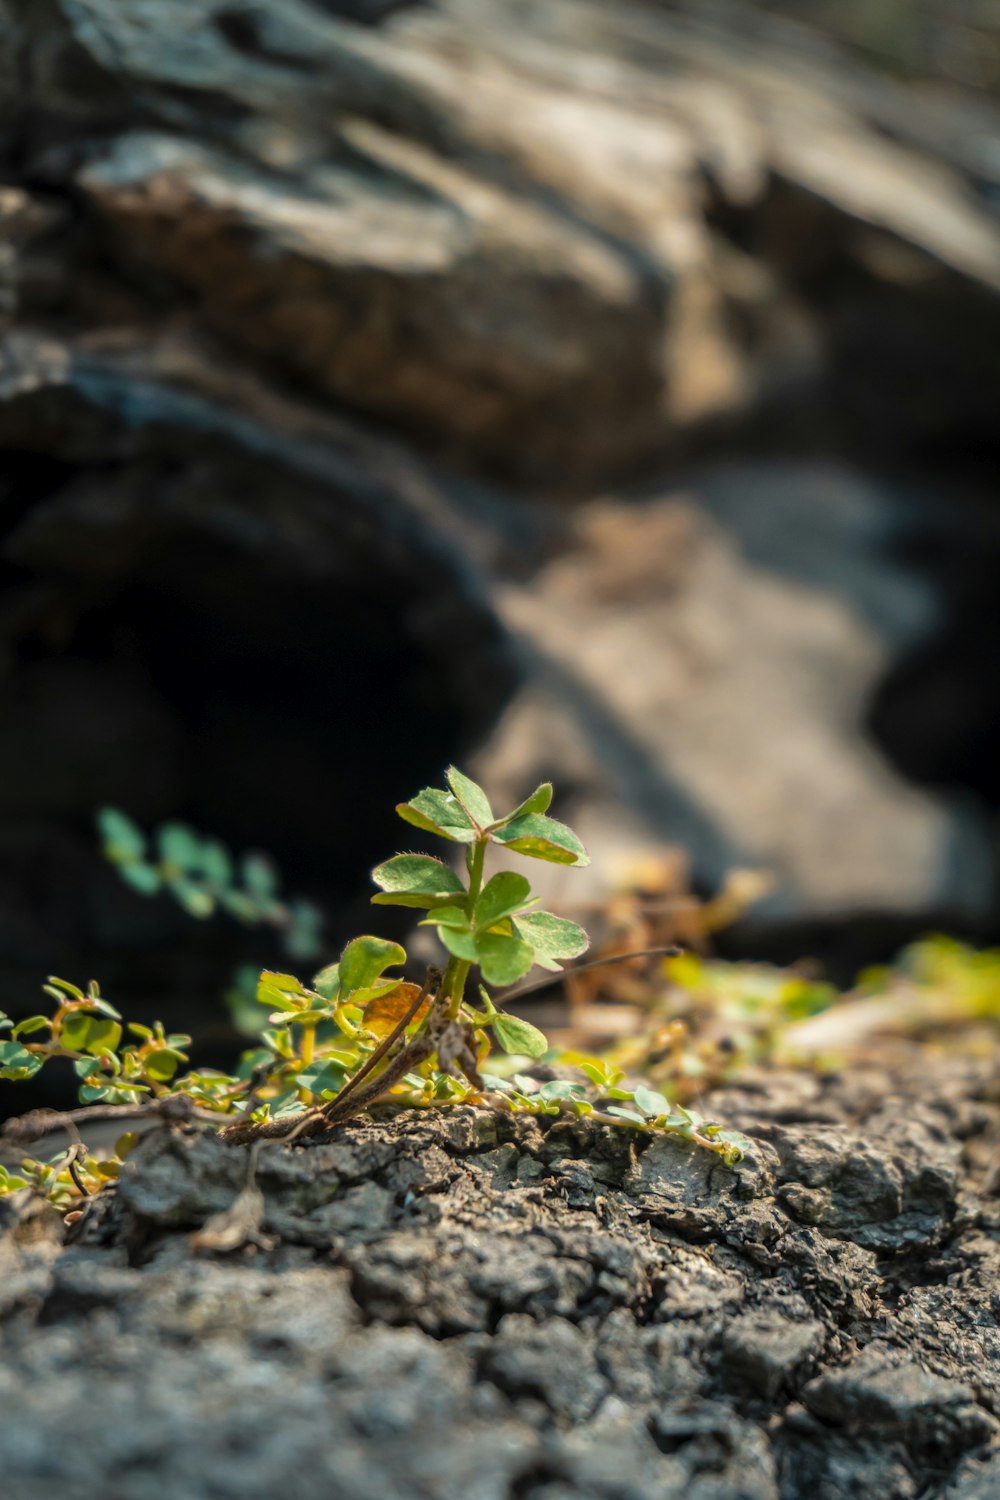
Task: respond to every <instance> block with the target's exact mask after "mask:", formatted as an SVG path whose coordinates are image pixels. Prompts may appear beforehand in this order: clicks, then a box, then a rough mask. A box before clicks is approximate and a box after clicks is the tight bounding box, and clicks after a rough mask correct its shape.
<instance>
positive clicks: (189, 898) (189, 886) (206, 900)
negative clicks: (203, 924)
mask: <svg viewBox="0 0 1000 1500" xmlns="http://www.w3.org/2000/svg"><path fill="white" fill-rule="evenodd" d="M170 889H171V891H172V892H173V895H174V896H175V897H176V899H177V900H178V901H179V902H180V904H181V906H183V908H184V910H185V911H186V912H188V913H189V914H190V915H191V916H192V917H198V918H199V919H201V920H203V919H204V918H205V917H210V916H211V915H212V913H213V912H214V910H215V897H214V896H213V895H212V893H211V891H207V890H206V889H205V887H204V886H203V885H199V884H198V882H197V881H196V880H188V878H187V877H186V876H184V875H179V876H176V877H175V878H174V879H173V880H171V882H170Z"/></svg>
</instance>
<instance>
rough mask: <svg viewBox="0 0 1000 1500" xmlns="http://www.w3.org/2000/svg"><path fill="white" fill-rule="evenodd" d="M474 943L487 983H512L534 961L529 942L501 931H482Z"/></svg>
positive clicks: (524, 972)
mask: <svg viewBox="0 0 1000 1500" xmlns="http://www.w3.org/2000/svg"><path fill="white" fill-rule="evenodd" d="M475 943H476V958H477V959H478V962H479V967H480V968H481V969H482V971H483V978H484V979H485V980H486V982H487V984H501V985H503V984H513V983H514V982H515V980H518V979H520V978H521V977H522V975H524V974H527V972H528V970H529V969H530V968H531V965H532V964H533V962H534V954H533V952H532V950H531V946H530V944H528V943H525V942H522V940H521V939H520V938H516V937H513V936H511V937H507V936H506V935H505V934H504V933H502V932H484V933H483V934H482V936H481V937H477V938H476V940H475ZM445 946H446V947H447V944H445ZM449 951H453V950H449Z"/></svg>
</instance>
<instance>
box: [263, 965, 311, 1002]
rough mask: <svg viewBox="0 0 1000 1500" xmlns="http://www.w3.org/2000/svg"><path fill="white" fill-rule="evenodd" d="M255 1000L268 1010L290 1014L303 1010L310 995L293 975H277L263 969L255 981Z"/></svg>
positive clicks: (272, 971)
mask: <svg viewBox="0 0 1000 1500" xmlns="http://www.w3.org/2000/svg"><path fill="white" fill-rule="evenodd" d="M257 999H258V1000H259V1001H260V1003H261V1005H266V1006H267V1007H268V1009H269V1010H281V1011H289V1012H291V1011H300V1010H304V1009H305V1008H306V1007H307V1006H308V1005H309V1003H310V1001H311V1000H312V995H311V994H310V993H309V991H308V990H307V989H306V987H305V985H303V984H302V982H301V980H298V979H296V978H295V975H294V974H278V973H275V971H274V970H273V969H264V970H263V971H262V973H261V976H260V979H259V980H258V981H257Z"/></svg>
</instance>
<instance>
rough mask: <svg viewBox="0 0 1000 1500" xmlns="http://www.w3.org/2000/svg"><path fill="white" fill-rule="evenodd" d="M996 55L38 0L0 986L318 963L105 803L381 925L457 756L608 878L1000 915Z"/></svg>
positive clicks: (25, 69)
mask: <svg viewBox="0 0 1000 1500" xmlns="http://www.w3.org/2000/svg"><path fill="white" fill-rule="evenodd" d="M998 92H1000V12H998V9H997V7H996V6H995V5H994V4H990V3H988V0H951V3H945V0H926V3H905V4H904V3H901V0H879V3H874V0H865V3H862V0H857V3H846V0H838V3H833V0H815V3H807V4H794V5H793V4H791V3H788V4H783V5H777V4H775V5H767V6H765V5H756V4H749V3H742V0H741V3H722V0H719V3H707V0H698V3H695V0H691V3H689V4H669V3H665V0H664V3H657V0H615V4H613V5H607V4H604V3H597V0H594V3H590V0H531V3H528V0H433V3H426V4H406V3H405V0H404V3H392V0H382V3H380V0H342V3H340V0H252V3H251V0H0V325H2V336H0V455H2V457H0V590H2V592H0V1004H2V1006H3V1008H4V1009H7V1010H8V1011H10V1012H12V1013H17V1012H18V1011H19V1010H20V1011H22V1012H23V1010H24V1009H25V1007H28V1006H31V1007H32V1008H33V1005H34V997H35V995H36V993H37V991H36V985H37V983H38V980H39V979H40V977H41V976H43V975H44V974H45V973H48V972H56V973H65V975H66V977H68V978H72V979H86V978H89V977H90V976H91V975H92V974H93V975H99V976H100V977H101V979H102V981H103V982H104V986H105V989H106V991H107V992H108V993H110V994H113V995H115V996H116V998H118V999H119V1000H121V1001H127V1002H128V1003H129V1004H130V1005H133V1006H135V1007H137V1008H138V1009H139V1010H140V1011H141V1012H143V1013H146V1012H149V1013H152V1012H154V1011H163V1010H164V1009H165V1008H166V1007H167V1005H168V1003H169V1004H173V1005H174V1007H175V1014H176V1009H177V1007H178V1005H179V1006H180V1009H181V1011H182V1012H183V1013H184V1014H185V1015H186V1016H187V1018H188V1019H189V1020H190V1019H191V1016H194V1017H195V1018H196V1020H197V1017H199V1016H201V1017H203V1018H204V1019H203V1021H202V1022H201V1029H203V1030H207V1031H209V1032H211V1030H212V1028H213V1027H217V1026H219V1025H221V1024H222V1023H221V1021H220V1019H219V1017H220V1016H221V1012H220V1011H219V1008H218V1005H217V1001H216V998H215V997H216V996H217V995H218V993H219V991H220V989H221V988H222V986H223V984H224V980H225V976H226V975H227V973H228V972H229V970H230V969H231V967H232V964H233V963H234V962H235V961H237V960H238V959H241V958H242V959H247V958H249V959H252V960H256V961H259V962H261V963H278V964H279V965H280V961H281V954H280V952H274V951H271V946H270V945H269V941H268V940H267V938H266V935H265V938H264V939H262V936H261V934H260V933H254V932H250V933H246V932H244V931H242V930H241V929H239V928H237V927H236V926H235V924H228V925H227V924H224V923H214V924H212V925H211V926H205V927H203V928H197V927H195V925H194V924H192V923H191V922H190V920H189V919H186V918H185V917H184V916H183V915H182V914H181V913H179V912H178V911H177V909H176V907H174V906H173V905H172V904H171V903H170V902H169V901H167V900H156V901H147V900H144V899H143V898H142V897H141V896H140V895H138V894H137V893H135V892H132V891H130V890H128V889H127V888H126V887H125V886H124V885H122V884H121V882H120V881H119V880H118V878H117V876H116V875H115V873H114V872H113V871H112V870H110V869H109V868H108V867H107V865H106V864H105V863H104V861H103V860H102V858H101V855H100V852H99V849H98V847H97V841H96V838H95V834H94V828H93V816H94V812H95V809H96V808H97V807H99V806H100V805H102V804H104V803H113V804H115V805H117V806H119V807H122V808H124V809H125V810H126V811H127V812H128V813H130V814H131V815H132V816H133V817H135V818H136V819H137V820H138V821H139V822H140V823H142V824H144V825H146V826H152V825H154V824H156V823H158V822H160V821H162V820H163V819H165V818H169V817H183V818H187V819H189V820H190V821H191V822H192V823H193V824H195V825H196V826H197V827H198V828H200V829H201V830H203V831H204V832H206V833H212V834H215V835H218V836H221V837H222V838H224V839H226V840H228V841H230V842H231V843H232V844H233V845H234V846H235V847H237V848H244V847H246V846H249V845H254V846H260V847H263V848H265V849H267V850H269V851H271V852H272V853H273V854H274V855H275V856H276V858H277V859H278V860H279V862H280V864H281V866H282V868H283V869H284V871H285V873H286V875H287V878H288V881H289V883H290V885H291V886H292V887H293V888H294V889H296V890H302V891H304V892H306V893H307V894H309V895H310V896H312V897H313V898H314V899H316V900H317V901H318V902H319V903H320V904H321V905H322V906H323V907H324V909H325V910H326V911H327V912H328V914H329V923H328V935H329V944H330V947H331V949H332V950H333V951H334V952H335V951H336V949H337V948H338V946H339V943H340V941H341V940H342V939H343V938H344V937H346V936H349V935H351V933H352V931H354V930H362V929H363V928H364V927H366V926H368V925H369V924H370V917H369V916H368V915H366V913H367V906H366V901H367V891H366V890H365V889H364V888H363V887H364V881H363V879H361V880H359V877H360V876H361V875H362V874H363V872H364V870H365V869H366V868H367V867H368V866H369V865H371V864H373V863H374V862H375V861H376V860H378V859H380V858H383V857H385V855H387V854H388V853H390V852H392V851H393V850H394V849H396V848H397V847H399V846H400V842H402V843H404V844H405V843H406V842H407V840H406V838H405V837H404V838H403V839H402V841H401V840H400V833H399V828H398V826H396V825H395V820H394V818H393V815H392V811H391V808H392V804H393V803H394V801H396V800H397V799H398V798H399V797H401V796H403V795H405V794H408V793H410V792H412V791H414V790H415V789H416V788H417V787H418V786H420V785H422V784H424V783H425V782H426V781H428V780H430V779H434V778H437V777H439V775H440V771H441V768H442V767H443V765H444V764H445V763H446V762H447V761H449V760H451V759H458V760H459V761H460V762H461V763H462V764H464V765H466V766H468V767H469V768H470V769H472V770H474V771H476V772H477V773H479V774H480V775H481V776H482V778H483V779H485V780H486V781H487V782H488V784H489V786H490V788H491V789H495V790H496V793H497V798H498V800H502V798H503V796H504V795H505V794H507V795H509V796H511V797H512V798H513V797H516V796H518V795H520V794H521V793H522V792H523V791H524V790H525V789H526V788H529V789H530V785H533V784H534V782H535V781H537V780H539V779H542V778H549V777H551V778H553V779H554V780H555V781H556V783H557V788H558V791H559V794H560V795H559V802H558V806H557V811H558V812H559V813H560V814H561V815H562V816H564V817H565V818H566V819H567V820H568V821H570V822H572V823H574V824H577V825H579V827H580V831H581V833H582V834H583V836H584V838H585V839H586V840H587V841H588V842H589V843H590V845H591V846H592V853H593V855H594V865H593V867H592V870H591V872H590V873H591V884H589V885H587V886H586V888H585V889H584V886H583V885H582V884H581V883H580V882H576V883H575V884H574V886H573V888H572V890H570V889H569V888H567V889H566V891H565V892H562V891H561V890H557V891H556V893H555V894H556V895H557V896H559V895H560V894H562V895H564V896H565V899H566V900H567V901H571V900H572V899H573V897H574V896H575V897H577V898H579V899H581V900H583V899H586V900H590V899H594V898H599V897H600V895H601V888H600V887H601V883H602V882H603V883H604V884H605V885H606V883H607V881H608V880H609V879H610V878H612V875H613V872H614V869H615V862H616V860H617V859H618V858H619V857H620V856H625V855H627V854H628V853H629V852H630V851H632V850H634V849H635V848H646V849H652V850H657V849H660V848H662V847H664V846H668V845H674V844H681V845H683V846H685V847H686V849H687V850H688V851H689V854H690V859H691V864H692V869H693V873H694V878H695V880H696V882H697V884H698V885H699V887H701V888H704V889H711V888H713V887H714V886H715V885H716V884H717V883H718V882H719V881H720V880H721V878H722V876H723V875H724V873H725V871H726V870H727V869H728V868H730V867H732V866H733V865H756V866H767V867H768V868H770V869H771V870H772V871H773V872H774V874H775V876H776V886H775V890H774V893H773V895H772V896H771V897H770V899H769V901H768V902H766V903H765V904H763V905H762V906H761V907H760V908H759V909H758V910H757V911H756V912H755V913H753V914H752V915H751V916H750V917H748V919H747V920H746V921H745V922H744V923H743V924H742V925H741V926H740V927H739V928H738V929H737V930H736V931H735V932H734V933H733V934H731V935H730V937H729V938H728V940H727V941H728V942H729V943H730V945H731V946H732V949H733V951H740V952H743V953H757V954H764V955H767V956H770V957H781V958H791V957H793V956H799V955H801V954H802V953H804V952H807V951H808V952H813V953H816V954H818V955H819V956H820V957H822V958H824V959H825V960H826V961H827V962H828V964H829V965H830V966H831V967H832V968H833V969H834V971H838V970H839V972H840V973H841V975H842V976H845V975H846V973H847V972H848V971H849V969H850V968H851V966H852V965H854V964H855V963H857V962H861V961H864V960H867V959H871V958H876V957H879V958H884V957H887V956H889V954H890V953H891V952H892V951H893V950H894V949H895V947H896V946H897V945H898V943H899V942H901V941H903V940H904V939H905V938H907V937H909V936H912V935H913V934H915V933H918V932H921V931H924V930H926V929H927V928H929V927H931V926H939V925H942V924H944V925H947V926H949V927H950V928H951V929H952V930H956V931H961V932H963V933H968V934H970V935H972V936H975V937H978V938H981V939H989V938H995V937H996V936H997V932H998V900H997V888H996V879H995V865H996V828H997V821H996V815H997V807H998V805H1000V754H998V750H1000V746H998V738H1000V733H998V725H1000V719H998V714H997V707H998V696H1000V681H998V676H997V671H996V662H997V656H998V647H1000V617H998V612H997V608H996V602H995V601H996V593H997V589H996V579H997V576H998V565H1000V512H998V511H997V508H996V498H995V484H994V481H995V476H996V471H997V465H996V458H997V447H998V441H1000V429H998V426H997V409H998V395H1000V229H998V224H997V209H998V205H1000V106H998ZM594 882H596V884H595V883H594ZM220 1044H221V1043H220Z"/></svg>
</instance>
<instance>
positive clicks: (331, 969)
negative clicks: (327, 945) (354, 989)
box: [313, 964, 340, 1003]
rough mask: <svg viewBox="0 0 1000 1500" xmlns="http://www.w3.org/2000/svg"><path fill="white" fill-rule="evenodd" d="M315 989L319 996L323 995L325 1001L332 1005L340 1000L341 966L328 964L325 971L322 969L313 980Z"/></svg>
mask: <svg viewBox="0 0 1000 1500" xmlns="http://www.w3.org/2000/svg"><path fill="white" fill-rule="evenodd" d="M313 989H314V990H315V991H316V993H317V995H322V996H323V999H324V1000H329V1001H331V1003H332V1002H333V1001H335V1000H338V999H339V998H340V965H339V964H327V966H326V968H325V969H320V971H319V973H318V974H317V975H316V976H315V978H314V979H313Z"/></svg>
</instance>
